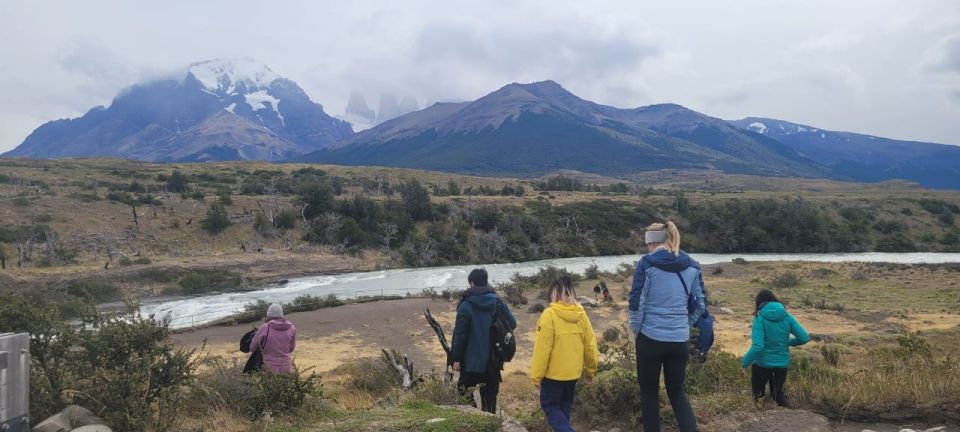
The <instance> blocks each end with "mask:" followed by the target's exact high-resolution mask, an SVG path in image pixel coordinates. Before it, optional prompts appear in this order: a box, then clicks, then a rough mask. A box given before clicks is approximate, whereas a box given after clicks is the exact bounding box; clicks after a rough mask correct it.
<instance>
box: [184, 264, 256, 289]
mask: <svg viewBox="0 0 960 432" xmlns="http://www.w3.org/2000/svg"><path fill="white" fill-rule="evenodd" d="M177 285H179V286H180V293H181V294H185V295H191V294H202V293H208V292H212V291H218V290H232V289H237V288H240V287H241V286H243V278H242V277H240V275H238V274H236V273H234V272H232V271H230V270H224V269H198V270H193V271H190V272H189V273H186V274H184V275H183V276H181V277H180V279H179V280H177Z"/></svg>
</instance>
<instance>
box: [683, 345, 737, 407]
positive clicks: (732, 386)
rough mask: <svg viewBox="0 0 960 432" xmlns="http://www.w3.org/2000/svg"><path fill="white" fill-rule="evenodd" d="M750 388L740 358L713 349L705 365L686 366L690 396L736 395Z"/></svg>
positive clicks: (689, 364)
mask: <svg viewBox="0 0 960 432" xmlns="http://www.w3.org/2000/svg"><path fill="white" fill-rule="evenodd" d="M748 388H750V377H749V376H747V373H746V372H744V370H743V368H742V367H741V366H740V358H739V357H737V356H736V355H734V354H731V353H728V352H726V351H721V350H718V349H714V350H711V351H710V355H709V356H707V361H706V363H703V364H699V363H697V362H693V361H691V362H690V363H688V365H687V392H688V393H689V394H690V395H691V396H699V395H712V394H721V393H738V392H740V391H742V390H743V389H748Z"/></svg>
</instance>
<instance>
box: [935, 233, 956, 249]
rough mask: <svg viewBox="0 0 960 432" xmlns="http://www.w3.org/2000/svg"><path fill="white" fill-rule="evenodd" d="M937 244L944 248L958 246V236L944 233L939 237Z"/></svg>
mask: <svg viewBox="0 0 960 432" xmlns="http://www.w3.org/2000/svg"><path fill="white" fill-rule="evenodd" d="M939 242H940V244H942V245H945V246H953V245H957V244H960V236H958V235H957V233H954V232H948V233H944V234H943V236H942V237H940V240H939Z"/></svg>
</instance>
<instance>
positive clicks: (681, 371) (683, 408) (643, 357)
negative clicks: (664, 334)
mask: <svg viewBox="0 0 960 432" xmlns="http://www.w3.org/2000/svg"><path fill="white" fill-rule="evenodd" d="M689 356H690V354H689V351H688V348H687V343H686V342H660V341H655V340H653V339H650V338H648V337H647V336H645V335H644V334H643V333H641V334H640V335H639V336H637V380H638V381H640V409H641V413H642V415H643V431H644V432H660V369H663V376H664V381H665V382H666V387H667V396H668V397H669V398H670V406H671V407H673V413H674V415H675V416H676V417H677V425H678V426H679V428H680V432H696V430H697V419H696V417H694V415H693V407H691V406H690V401H689V400H688V399H687V390H686V389H685V388H684V380H686V374H687V359H688V357H689Z"/></svg>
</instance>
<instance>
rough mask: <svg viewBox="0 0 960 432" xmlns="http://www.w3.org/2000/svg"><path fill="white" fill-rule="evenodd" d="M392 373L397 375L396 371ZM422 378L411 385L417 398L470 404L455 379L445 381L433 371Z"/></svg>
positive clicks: (443, 403) (438, 403)
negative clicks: (414, 384)
mask: <svg viewBox="0 0 960 432" xmlns="http://www.w3.org/2000/svg"><path fill="white" fill-rule="evenodd" d="M394 375H397V374H396V372H394ZM422 378H423V379H422V381H420V382H418V383H417V385H416V386H414V387H413V394H415V395H416V396H417V398H419V399H423V400H427V401H430V402H433V403H435V404H437V405H471V401H470V399H469V398H468V397H467V396H465V395H462V394H460V390H459V389H458V388H457V383H456V381H453V380H450V381H445V380H444V379H443V377H440V376H437V374H435V373H431V374H427V375H426V376H424V377H422Z"/></svg>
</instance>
